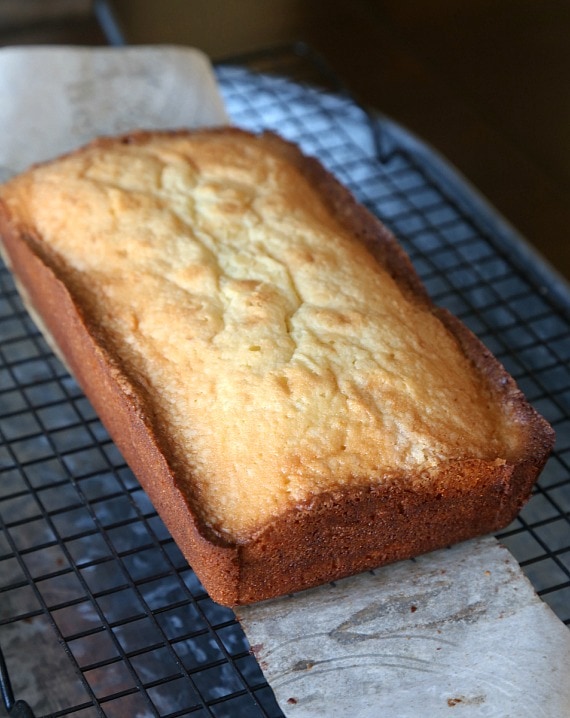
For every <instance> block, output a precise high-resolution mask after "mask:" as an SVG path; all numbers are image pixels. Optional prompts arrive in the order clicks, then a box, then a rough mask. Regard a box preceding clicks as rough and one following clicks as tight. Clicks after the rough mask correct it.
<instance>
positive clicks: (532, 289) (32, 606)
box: [0, 64, 570, 718]
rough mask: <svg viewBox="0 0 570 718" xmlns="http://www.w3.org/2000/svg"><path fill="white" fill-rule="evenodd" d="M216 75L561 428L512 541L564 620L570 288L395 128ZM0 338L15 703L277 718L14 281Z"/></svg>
mask: <svg viewBox="0 0 570 718" xmlns="http://www.w3.org/2000/svg"><path fill="white" fill-rule="evenodd" d="M217 72H218V79H219V83H220V87H221V90H222V92H223V94H224V97H225V100H226V104H227V107H228V110H229V112H230V115H231V116H232V119H233V120H234V122H235V123H236V124H237V125H241V126H243V127H247V128H250V129H254V130H256V129H261V128H273V129H276V130H277V131H279V132H280V133H281V134H283V135H284V136H286V137H288V138H290V139H293V140H295V141H296V142H298V143H299V144H301V146H302V147H303V149H304V150H305V151H307V152H308V153H310V154H315V155H317V156H319V157H320V158H321V160H322V161H323V162H324V164H325V165H327V166H328V167H329V169H331V170H332V171H333V172H334V173H335V174H336V175H337V176H338V177H339V178H340V179H341V181H343V182H344V183H345V184H347V185H348V186H349V187H350V188H351V189H352V190H353V191H354V192H355V194H356V195H357V196H358V197H359V199H360V200H362V201H363V202H364V203H365V204H366V205H368V206H369V207H370V208H371V209H372V210H373V211H374V212H375V213H376V214H378V216H380V217H381V218H382V219H383V220H384V221H385V222H386V223H387V224H388V225H389V226H390V227H391V228H392V229H393V230H394V231H395V232H396V234H397V235H398V236H399V237H400V239H401V240H402V242H403V244H404V245H405V247H406V249H407V250H408V252H409V254H410V256H411V258H412V261H413V262H414V264H415V266H416V268H417V270H418V271H419V273H420V274H421V276H422V278H423V280H424V282H425V283H426V285H427V287H428V289H429V291H430V293H431V294H432V296H433V297H434V299H435V300H436V302H437V303H439V304H441V305H444V306H446V307H448V308H449V309H451V310H452V311H453V312H454V313H455V314H456V315H458V316H460V317H461V319H462V320H463V321H464V322H465V323H466V324H468V325H469V326H470V327H471V328H472V329H473V330H474V331H475V332H476V333H477V334H478V335H479V337H480V338H481V339H482V340H483V341H484V342H485V343H486V344H487V346H489V347H490V348H491V349H492V350H493V351H494V353H495V354H496V355H497V356H498V357H499V358H500V359H501V361H502V362H503V363H504V364H505V365H506V367H507V369H508V370H509V371H510V372H511V374H512V375H513V376H514V377H515V378H516V380H517V381H518V383H519V385H520V386H521V388H522V389H523V390H524V391H525V393H526V394H527V396H528V398H529V399H530V400H531V401H532V402H533V403H534V405H535V406H537V408H538V409H539V410H540V411H541V412H542V413H543V414H544V415H545V416H546V418H547V419H548V420H549V421H551V423H552V424H553V426H554V428H555V429H556V430H557V434H558V440H557V446H556V451H555V454H554V456H553V457H552V458H551V460H550V462H549V463H548V465H547V468H546V470H545V472H544V473H543V475H542V478H541V480H540V483H539V485H538V487H537V488H536V491H535V493H534V496H533V498H532V500H531V501H530V503H529V504H528V505H527V507H526V508H525V509H524V510H523V511H522V513H521V514H520V516H519V517H518V518H517V519H516V521H515V522H514V523H513V524H512V525H511V526H510V527H509V528H508V529H507V530H506V531H504V532H503V533H502V534H501V536H500V538H501V540H502V541H503V542H504V543H505V544H506V545H507V546H508V547H509V548H510V549H511V551H512V552H513V553H514V555H515V557H516V558H517V559H518V560H519V562H520V563H521V565H522V566H523V568H524V570H525V572H526V573H527V575H528V576H529V577H530V579H531V581H532V582H533V584H534V586H535V588H536V589H537V591H538V593H539V594H540V595H541V596H542V597H543V599H544V600H545V601H547V602H548V603H549V604H550V605H551V606H552V608H553V609H554V610H555V611H556V612H557V613H558V615H559V617H560V618H561V619H562V620H563V621H565V622H567V623H568V622H570V526H569V509H570V471H569V464H570V431H569V428H570V426H569V414H570V412H569V408H570V370H569V366H570V321H569V317H570V312H569V306H570V299H569V298H568V293H567V290H566V288H565V287H564V286H561V285H560V284H559V283H558V281H557V279H556V278H555V277H554V276H552V275H551V274H550V273H549V271H548V270H545V269H542V268H540V267H539V266H538V263H537V262H534V261H533V260H532V258H530V259H529V256H528V252H527V250H526V249H525V248H524V247H523V246H522V245H521V243H520V242H519V240H518V238H516V237H515V236H513V234H512V232H510V230H508V228H506V227H505V226H504V225H503V224H502V223H501V222H500V221H499V220H497V218H496V217H495V216H494V214H493V213H492V212H491V211H490V210H488V209H487V208H486V206H485V205H484V204H482V203H481V202H480V200H479V199H478V198H477V197H476V196H475V195H474V194H473V193H472V192H471V190H470V189H469V188H468V187H466V185H465V184H464V183H462V181H461V180H459V179H458V178H457V177H456V176H455V175H454V174H453V172H452V171H451V170H449V169H447V168H446V167H445V166H444V165H442V164H441V162H440V161H439V160H438V158H437V157H435V156H433V155H432V154H431V153H430V152H429V151H428V150H426V149H425V148H424V147H423V146H422V145H421V144H420V143H418V142H416V141H415V140H414V139H413V138H410V137H409V136H408V135H407V134H406V133H405V132H403V131H402V130H400V129H399V128H398V127H396V126H394V125H393V124H392V123H390V122H389V121H387V120H385V119H383V118H371V117H370V116H369V115H368V114H367V113H365V112H364V111H363V110H362V109H360V108H359V107H358V106H357V105H355V104H354V103H353V102H352V101H351V100H350V98H348V97H345V96H343V95H339V94H331V93H328V92H324V91H321V90H316V89H312V88H309V87H306V86H303V85H302V84H298V83H296V82H292V81H290V80H285V79H282V78H279V77H275V76H272V75H269V74H257V73H252V72H250V71H249V70H246V69H244V68H243V67H238V66H233V65H230V64H228V65H224V66H221V67H219V68H218V69H217ZM0 342H1V344H0V407H1V408H0V441H1V443H0V517H1V518H0V528H1V529H2V530H1V532H0V646H1V647H2V649H3V653H4V658H5V664H3V663H2V662H1V661H0V673H2V674H3V675H4V680H3V682H2V690H3V692H4V699H5V702H6V703H7V705H8V706H12V704H13V703H14V696H16V697H17V698H20V699H24V700H25V701H27V703H28V704H29V706H31V707H32V708H33V710H34V712H35V715H36V716H40V715H48V714H49V715H53V716H67V715H71V716H75V717H76V718H91V717H92V716H101V715H104V716H108V717H109V718H115V717H117V718H118V717H119V716H127V715H128V716H135V715H136V716H139V717H142V716H169V717H172V718H173V717H174V716H192V717H193V718H197V717H200V718H202V717H203V716H214V717H215V718H226V717H228V718H229V717H230V716H231V718H240V717H241V716H243V717H245V716H247V718H257V717H261V716H265V717H266V718H277V717H278V716H281V715H282V713H281V711H280V709H279V707H278V706H277V704H276V702H275V699H274V697H273V694H272V691H271V689H270V687H269V686H267V684H266V682H265V680H264V678H263V676H262V674H261V671H260V669H259V667H258V665H257V663H256V661H255V659H254V658H253V656H252V655H251V654H250V652H249V646H248V644H247V640H246V638H245V636H244V635H243V633H242V631H241V628H240V626H239V624H237V622H236V620H235V617H234V614H233V613H232V612H231V611H229V610H228V609H225V608H221V607H220V606H218V605H217V604H215V603H214V602H213V601H211V599H210V598H209V597H208V596H207V595H206V593H205V591H204V590H203V588H202V587H201V585H200V584H199V582H198V581H197V579H196V577H195V575H194V573H193V572H192V570H191V569H190V568H189V567H188V565H187V564H186V563H185V561H184V559H183V558H182V556H181V554H180V552H179V551H178V549H177V547H176V546H175V544H174V543H173V541H172V539H171V538H170V536H169V535H168V533H167V531H166V529H165V527H164V525H163V524H162V522H161V520H160V519H159V518H158V516H157V515H156V513H155V511H154V509H153V507H152V506H151V505H150V503H149V501H148V498H147V497H146V494H145V493H144V492H143V491H142V489H141V488H140V486H139V484H138V483H137V481H136V480H135V478H134V477H133V475H132V474H131V472H130V471H129V469H128V468H127V467H126V465H125V464H124V462H123V459H122V457H121V456H120V455H119V453H118V452H117V450H116V448H115V447H114V445H113V443H112V442H111V441H110V439H109V437H108V435H107V433H106V431H105V430H104V428H103V427H102V425H101V424H100V422H99V420H98V419H97V417H96V416H95V415H94V412H93V410H92V408H91V406H90V404H89V403H88V402H87V400H86V399H85V398H84V396H83V395H82V393H81V392H80V390H79V389H78V387H77V385H76V384H75V382H74V381H73V379H71V378H70V377H69V375H68V374H67V373H66V371H65V369H64V368H63V367H62V365H61V364H60V363H59V361H58V360H57V359H56V358H55V357H54V356H53V355H52V353H51V352H50V350H49V348H48V347H47V345H46V344H45V342H44V339H43V338H42V337H41V335H40V334H39V333H38V331H37V329H36V328H35V326H34V325H33V324H32V322H31V320H30V319H29V317H28V315H27V314H26V312H25V310H24V309H23V307H22V305H21V302H20V299H19V297H18V295H17V293H16V290H15V288H14V286H13V283H12V279H11V277H10V275H9V273H8V272H7V271H6V269H5V268H3V267H2V269H1V272H0ZM6 667H7V669H8V670H9V672H10V677H11V684H10V682H9V681H7V680H6V675H5V674H6ZM18 710H21V711H22V712H20V713H19V715H22V716H23V715H31V713H29V712H28V713H27V712H26V710H27V706H26V705H23V704H21V705H20V706H18ZM16 713H17V709H16V707H15V708H14V710H13V713H12V715H15V714H16Z"/></svg>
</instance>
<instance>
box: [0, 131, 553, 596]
mask: <svg viewBox="0 0 570 718" xmlns="http://www.w3.org/2000/svg"><path fill="white" fill-rule="evenodd" d="M0 196H1V198H2V206H1V212H0V218H1V222H2V227H1V233H2V237H3V241H4V245H5V249H6V252H7V255H8V258H9V262H10V264H11V265H12V268H13V270H14V273H15V275H16V277H17V278H18V280H19V282H20V283H21V285H22V286H23V287H24V291H25V292H27V293H28V295H29V299H30V302H31V304H32V305H33V307H34V310H35V311H37V312H38V313H39V314H40V315H41V316H42V319H43V321H44V322H45V324H46V326H47V328H48V330H49V332H50V333H51V334H52V335H53V337H54V339H55V342H56V344H57V345H58V347H59V349H60V351H61V353H62V354H63V356H64V357H65V360H66V361H67V362H68V364H69V366H70V368H71V370H72V371H73V373H74V374H75V376H76V377H77V379H78V381H79V382H80V384H81V386H82V387H83V389H84V390H85V392H86V394H87V395H88V396H89V397H90V399H91V400H92V402H93V404H94V406H95V408H96V410H97V412H98V413H99V415H100V416H101V418H102V420H103V421H104V423H105V425H106V426H107V428H108V430H109V432H110V434H111V435H112V436H113V438H114V439H115V441H116V443H117V445H118V446H119V448H120V449H121V451H122V452H123V454H124V456H125V458H126V460H127V461H128V462H129V464H130V465H131V467H132V468H133V470H134V472H135V474H136V475H137V476H138V477H139V479H140V481H141V483H142V484H143V486H144V487H145V489H146V490H147V492H148V493H149V496H150V498H151V500H152V501H153V503H154V504H155V506H156V508H157V510H158V511H159V513H160V514H161V516H162V518H163V519H164V520H165V522H166V524H167V525H168V527H169V529H170V530H171V532H172V534H173V536H174V538H175V540H176V541H177V543H178V544H179V546H180V548H181V549H182V550H183V552H184V553H185V555H186V556H187V558H188V560H189V562H190V563H191V565H192V566H193V568H194V569H195V571H196V572H197V574H198V576H199V577H200V578H201V579H202V581H203V583H204V585H205V586H206V588H207V589H208V590H209V591H210V593H211V595H212V597H213V598H215V599H216V600H218V601H220V602H222V603H226V604H228V605H235V604H238V603H247V602H252V601H256V600H260V599H264V598H269V597H271V596H275V595H279V594H282V593H285V592H289V591H294V590H299V589H302V588H305V587H308V586H311V585H315V584H317V583H320V582H323V581H327V580H334V579H336V578H339V577H341V576H343V575H347V574H349V573H354V572H355V571H359V570H364V569H366V568H371V567H373V566H378V565H381V564H383V563H387V562H389V561H393V560H397V559H399V558H405V557H409V556H413V555H417V554H418V553H421V552H424V551H428V550H431V549H433V548H437V547H441V546H444V545H447V544H449V543H452V542H455V541H460V540H463V539H466V538H469V537H471V536H475V535H478V534H481V533H485V532H488V531H493V530H496V529H498V528H500V527H501V526H504V525H506V524H507V523H509V522H510V521H511V520H512V518H513V517H514V516H515V515H516V513H517V511H518V510H519V508H520V506H521V505H522V504H523V503H524V501H525V500H526V499H527V498H528V496H529V494H530V491H531V488H532V484H533V482H534V480H535V479H536V476H537V475H538V472H539V471H540V469H541V468H542V466H543V464H544V462H545V461H546V458H547V456H548V453H549V451H550V448H551V445H552V440H553V438H552V432H551V429H550V428H549V427H548V425H547V424H546V422H544V420H543V419H542V418H541V417H539V416H538V414H536V412H535V411H534V410H533V409H532V408H531V407H530V406H529V405H528V404H527V402H526V401H525V400H524V398H523V397H522V395H521V393H520V392H519V391H518V389H517V387H516V385H515V384H514V382H513V380H512V379H511V378H510V377H508V375H507V374H506V373H505V371H504V370H503V369H502V367H501V366H500V364H499V363H498V362H497V361H496V360H495V359H494V358H493V357H492V356H491V355H490V354H489V352H488V351H486V350H485V349H484V348H483V347H482V345H480V343H479V342H478V341H477V340H476V339H475V338H474V337H473V335H471V333H470V332H468V330H467V329H465V327H463V325H461V323H460V322H458V321H457V320H456V319H454V318H453V317H451V316H449V315H448V314H447V313H446V312H444V311H442V310H439V309H437V308H435V307H433V306H432V304H431V302H430V300H429V298H428V297H427V294H426V293H425V290H424V289H423V286H422V285H421V283H420V281H419V279H418V278H417V276H416V274H415V273H414V271H413V269H412V268H411V265H410V263H409V260H408V259H407V257H406V255H405V253H404V252H403V251H402V250H401V248H400V247H399V245H398V244H397V243H396V241H395V240H394V238H393V237H392V236H391V235H390V233H389V232H388V231H387V230H386V229H385V228H384V227H383V226H382V225H381V224H380V223H379V222H378V221H377V220H376V219H375V218H374V217H372V215H370V214H369V213H368V212H367V211H366V210H365V209H364V208H363V207H361V206H360V205H358V204H357V203H356V202H355V201H354V199H353V198H352V197H351V195H350V194H349V193H348V192H347V191H346V190H345V189H344V188H343V187H341V186H340V185H339V184H338V183H337V182H336V181H335V180H334V179H333V178H332V177H331V176H330V175H329V174H328V173H327V172H326V171H325V170H324V169H323V168H322V167H321V166H320V164H319V163H317V162H316V161H314V160H311V159H308V158H306V157H304V156H303V155H302V154H301V153H300V152H299V151H298V149H297V148H295V147H293V146H292V145H290V144H288V143H286V142H284V141H282V140H280V139H279V138H277V137H276V136H274V135H271V134H264V135H260V136H253V135H249V134H248V133H244V132H242V131H238V130H229V129H224V130H218V131H214V130H208V131H200V132H188V133H187V132H172V133H135V134H133V135H129V136H126V137H122V138H112V139H103V140H99V141H97V142H95V143H93V144H91V145H89V146H88V147H86V148H84V149H82V150H80V151H78V152H76V153H73V154H71V155H69V156H67V157H64V158H61V159H60V160H57V161H55V162H52V163H47V164H45V165H42V166H39V167H37V168H35V169H32V170H31V171H29V172H28V173H25V174H24V175H21V176H20V177H19V178H16V179H15V180H13V181H12V182H10V183H8V184H7V185H6V186H5V187H3V188H2V191H1V194H0Z"/></svg>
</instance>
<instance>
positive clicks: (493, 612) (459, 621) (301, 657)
mask: <svg viewBox="0 0 570 718" xmlns="http://www.w3.org/2000/svg"><path fill="white" fill-rule="evenodd" d="M238 617H239V619H240V621H241V623H242V625H243V627H244V629H245V632H246V635H247V636H248V638H249V640H250V642H251V644H252V647H253V650H254V653H255V655H256V656H257V658H258V660H259V662H260V665H261V667H262V669H263V671H264V673H265V675H266V677H267V679H268V682H269V683H270V684H271V686H272V688H273V690H274V692H275V695H276V697H277V700H278V701H279V704H280V705H281V706H282V707H283V710H284V712H285V713H286V715H287V716H289V717H290V718H317V717H322V718H325V716H327V717H328V716H350V718H380V717H381V716H382V717H384V716H386V718H418V717H419V716H422V717H423V716H425V717H426V718H440V716H441V717H443V716H449V717H451V716H455V715H457V716H461V718H478V717H482V716H485V717H487V716H489V717H490V716H493V717H496V718H509V717H512V718H554V716H560V717H561V718H562V716H570V681H569V680H568V679H569V677H570V632H569V631H568V629H567V628H566V627H565V626H564V624H562V623H561V622H560V621H559V620H558V618H557V617H556V616H555V615H554V614H553V613H552V611H551V610H550V608H548V606H546V604H544V603H543V602H542V601H541V600H540V599H539V598H538V596H537V595H536V594H535V592H534V591H533V589H532V587H531V585H530V583H529V582H528V580H527V579H526V577H525V576H524V575H523V574H522V571H521V570H520V567H519V566H518V564H517V563H516V561H515V560H514V558H513V557H512V556H511V554H510V553H509V552H508V551H507V550H506V549H505V548H503V547H501V546H500V545H499V544H498V543H497V541H496V540H495V539H494V538H482V539H477V540H474V541H470V542H466V543H463V544H460V545H458V546H455V547H453V548H451V549H446V550H443V551H437V552H434V553H432V554H429V555H426V556H421V557H419V558H417V559H416V560H415V561H403V562H400V563H397V564H394V565H392V566H386V567H385V568H382V569H379V570H376V571H373V572H369V573H364V574H361V575H359V576H355V577H353V578H349V579H345V580H344V581H339V582H337V583H336V585H327V586H321V587H319V588H317V589H314V590H310V591H305V592H303V593H299V594H296V595H295V596H293V597H284V598H281V599H277V600H274V601H268V602H266V603H263V604H258V605H255V606H251V607H245V608H241V609H238ZM452 709H453V710H452Z"/></svg>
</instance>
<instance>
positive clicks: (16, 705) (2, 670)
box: [0, 648, 34, 718]
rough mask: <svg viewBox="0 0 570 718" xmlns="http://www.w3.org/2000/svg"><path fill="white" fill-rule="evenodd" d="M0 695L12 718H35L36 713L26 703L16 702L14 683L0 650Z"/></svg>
mask: <svg viewBox="0 0 570 718" xmlns="http://www.w3.org/2000/svg"><path fill="white" fill-rule="evenodd" d="M0 693H1V694H2V702H3V704H4V707H5V708H6V710H7V711H8V713H9V714H10V718H34V712H33V711H32V709H31V708H30V706H29V705H28V704H27V703H26V701H14V692H13V690H12V683H11V681H10V676H9V674H8V667H7V666H6V661H5V660H4V654H3V653H2V649H1V648H0Z"/></svg>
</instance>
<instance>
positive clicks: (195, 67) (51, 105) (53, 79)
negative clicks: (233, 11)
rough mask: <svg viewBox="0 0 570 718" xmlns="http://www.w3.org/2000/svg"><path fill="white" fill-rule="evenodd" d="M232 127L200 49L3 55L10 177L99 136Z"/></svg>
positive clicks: (1, 157)
mask: <svg viewBox="0 0 570 718" xmlns="http://www.w3.org/2000/svg"><path fill="white" fill-rule="evenodd" d="M227 121H228V119H227V115H226V112H225V109H224V106H223V102H222V100H221V97H220V95H219V93H218V89H217V86H216V82H215V78H214V75H213V72H212V68H211V65H210V63H209V61H208V59H207V58H206V57H205V56H204V55H203V54H202V53H201V52H199V51H198V50H194V49H190V48H179V47H161V46H149V47H127V48H113V47H97V48H87V47H58V46H51V47H6V48H2V49H1V50H0V127H1V128H2V132H1V133H0V166H1V167H2V168H4V173H5V174H6V172H19V171H21V170H23V169H25V168H26V167H27V166H29V165H30V164H32V163H34V162H39V161H43V160H46V159H50V158H52V157H54V156H57V155H60V154H62V153H64V152H68V151H69V150H72V149H74V148H75V147H78V146H80V145H82V144H85V143H86V142H88V141H89V140H91V139H93V138H94V137H97V136H99V135H107V134H118V133H121V132H127V131H130V130H133V129H157V128H176V127H198V126H202V125H217V124H225V123H227Z"/></svg>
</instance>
